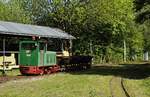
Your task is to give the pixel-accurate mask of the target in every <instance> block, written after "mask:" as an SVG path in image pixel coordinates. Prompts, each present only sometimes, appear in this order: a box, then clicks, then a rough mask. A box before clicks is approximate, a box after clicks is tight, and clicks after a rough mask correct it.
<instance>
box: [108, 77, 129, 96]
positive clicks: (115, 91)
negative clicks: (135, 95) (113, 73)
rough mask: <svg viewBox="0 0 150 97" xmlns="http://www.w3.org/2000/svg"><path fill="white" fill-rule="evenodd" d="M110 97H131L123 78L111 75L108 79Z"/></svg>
mask: <svg viewBox="0 0 150 97" xmlns="http://www.w3.org/2000/svg"><path fill="white" fill-rule="evenodd" d="M109 86H110V93H111V97H131V96H130V95H129V93H128V92H127V90H126V88H125V86H124V79H123V78H120V77H112V78H111V79H110V81H109Z"/></svg>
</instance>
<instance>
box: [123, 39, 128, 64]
mask: <svg viewBox="0 0 150 97" xmlns="http://www.w3.org/2000/svg"><path fill="white" fill-rule="evenodd" d="M123 45H124V54H123V60H124V62H126V61H127V59H126V57H127V47H126V41H125V40H124V41H123Z"/></svg>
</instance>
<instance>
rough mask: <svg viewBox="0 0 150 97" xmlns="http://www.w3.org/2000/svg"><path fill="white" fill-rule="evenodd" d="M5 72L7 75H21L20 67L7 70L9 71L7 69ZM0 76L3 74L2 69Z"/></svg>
mask: <svg viewBox="0 0 150 97" xmlns="http://www.w3.org/2000/svg"><path fill="white" fill-rule="evenodd" d="M5 73H6V75H7V76H16V75H20V71H19V69H13V70H7V71H5ZM0 76H3V75H2V70H1V71H0Z"/></svg>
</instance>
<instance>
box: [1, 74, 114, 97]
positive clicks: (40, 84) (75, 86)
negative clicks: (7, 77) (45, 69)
mask: <svg viewBox="0 0 150 97" xmlns="http://www.w3.org/2000/svg"><path fill="white" fill-rule="evenodd" d="M110 78H111V77H110V76H99V75H86V74H85V75H73V74H69V73H59V74H53V75H50V76H42V77H38V78H37V77H36V78H32V79H30V80H29V79H22V80H18V81H10V82H7V83H4V84H2V85H1V86H0V97H110V92H109V86H108V85H109V84H108V83H109V80H110Z"/></svg>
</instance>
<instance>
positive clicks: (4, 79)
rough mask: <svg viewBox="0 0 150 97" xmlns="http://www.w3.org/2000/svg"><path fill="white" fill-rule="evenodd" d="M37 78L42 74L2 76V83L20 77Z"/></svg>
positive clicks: (0, 80)
mask: <svg viewBox="0 0 150 97" xmlns="http://www.w3.org/2000/svg"><path fill="white" fill-rule="evenodd" d="M34 77H35V78H37V77H40V76H22V75H19V76H0V84H3V83H5V82H8V81H11V80H19V79H30V78H34Z"/></svg>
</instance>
